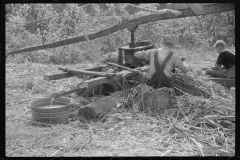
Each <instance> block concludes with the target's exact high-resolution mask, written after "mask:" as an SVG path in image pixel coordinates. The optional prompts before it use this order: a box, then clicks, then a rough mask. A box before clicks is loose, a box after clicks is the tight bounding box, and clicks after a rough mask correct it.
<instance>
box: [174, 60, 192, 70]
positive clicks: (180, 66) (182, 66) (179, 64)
mask: <svg viewBox="0 0 240 160" xmlns="http://www.w3.org/2000/svg"><path fill="white" fill-rule="evenodd" d="M184 61H185V59H184V58H180V57H179V56H177V57H176V61H175V67H177V68H178V69H180V70H181V71H182V72H183V73H187V72H189V67H188V66H187V64H186V62H184Z"/></svg>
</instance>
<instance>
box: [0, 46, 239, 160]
mask: <svg viewBox="0 0 240 160" xmlns="http://www.w3.org/2000/svg"><path fill="white" fill-rule="evenodd" d="M180 53H181V54H182V55H185V56H188V57H187V59H188V60H194V61H192V62H190V63H191V64H195V62H196V61H199V60H202V57H203V55H206V56H207V55H209V56H212V57H213V58H214V55H213V54H212V53H203V52H200V53H197V52H195V53H193V52H192V51H187V50H181V51H180ZM192 54H193V55H192ZM204 60H209V59H208V58H206V59H204ZM213 61H215V59H214V60H213ZM204 63H206V64H209V65H211V63H210V62H207V61H204ZM74 67H76V66H74ZM77 67H79V68H81V67H86V65H78V66H77ZM55 72H58V69H57V66H55V65H43V64H34V63H22V64H15V63H8V64H6V104H5V107H6V115H5V119H6V137H5V138H6V156H8V157H19V156H22V157H59V156H63V157H65V156H66V157H71V156H73V157H75V156H91V157H94V156H233V155H235V150H234V148H235V93H234V92H233V91H229V90H226V89H224V88H222V92H217V91H216V90H215V89H214V88H213V90H212V93H211V95H212V97H211V98H209V99H205V98H203V97H196V96H192V95H189V94H184V95H182V96H178V97H177V101H178V104H177V106H176V108H173V109H169V110H163V111H162V112H161V114H159V115H158V116H156V115H152V114H151V113H145V112H140V111H139V109H138V106H136V104H137V102H134V103H133V107H130V108H128V109H126V108H122V107H120V108H117V109H114V110H113V111H112V112H111V114H109V116H108V118H107V120H106V122H105V123H102V122H100V121H90V122H88V123H85V124H82V123H80V122H79V121H76V120H74V119H73V118H70V121H69V123H67V124H59V125H43V124H37V123H34V122H32V120H31V113H30V106H29V103H30V102H31V101H32V100H34V99H36V98H40V97H46V96H48V95H49V94H51V93H54V92H57V91H60V90H67V89H69V88H71V87H73V86H76V85H77V84H78V83H79V82H80V81H81V80H79V79H78V78H76V77H71V78H66V79H61V80H56V81H50V82H47V81H45V80H43V79H42V75H43V74H47V73H55ZM209 83H210V82H209ZM210 85H212V86H216V84H210ZM217 87H220V86H217ZM125 93H128V94H124V97H125V99H124V100H125V101H127V100H128V99H126V97H131V96H129V94H131V93H130V92H125ZM223 95H225V96H223ZM66 98H70V99H71V100H72V102H73V104H74V106H73V107H72V113H71V115H74V114H75V113H76V111H77V110H78V108H79V107H77V106H76V105H75V104H79V105H80V106H81V105H86V104H88V103H91V102H92V101H95V100H96V99H98V97H93V98H86V97H85V98H84V97H78V96H77V95H75V94H70V95H67V96H66ZM99 98H100V97H99ZM130 100H133V99H130ZM134 104H135V106H134Z"/></svg>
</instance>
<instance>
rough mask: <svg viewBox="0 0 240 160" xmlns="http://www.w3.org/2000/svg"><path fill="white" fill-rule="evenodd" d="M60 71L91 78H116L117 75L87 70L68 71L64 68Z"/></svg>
mask: <svg viewBox="0 0 240 160" xmlns="http://www.w3.org/2000/svg"><path fill="white" fill-rule="evenodd" d="M58 69H59V70H62V71H64V72H69V73H73V74H86V75H91V76H97V77H114V76H116V74H115V73H107V72H95V71H86V70H79V69H68V68H63V67H58Z"/></svg>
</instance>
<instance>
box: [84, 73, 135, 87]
mask: <svg viewBox="0 0 240 160" xmlns="http://www.w3.org/2000/svg"><path fill="white" fill-rule="evenodd" d="M136 75H138V73H133V72H129V71H126V70H124V71H121V72H118V73H117V74H116V76H115V77H112V78H107V77H97V78H93V79H89V80H86V81H83V82H82V83H81V86H83V87H89V86H97V85H101V84H104V83H109V82H114V81H118V80H121V79H122V77H125V78H128V77H132V76H136Z"/></svg>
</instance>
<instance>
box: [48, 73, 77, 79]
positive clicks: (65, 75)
mask: <svg viewBox="0 0 240 160" xmlns="http://www.w3.org/2000/svg"><path fill="white" fill-rule="evenodd" d="M73 76H76V75H74V74H73V73H57V74H50V75H43V79H44V80H47V81H51V80H57V79H63V78H68V77H73Z"/></svg>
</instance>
